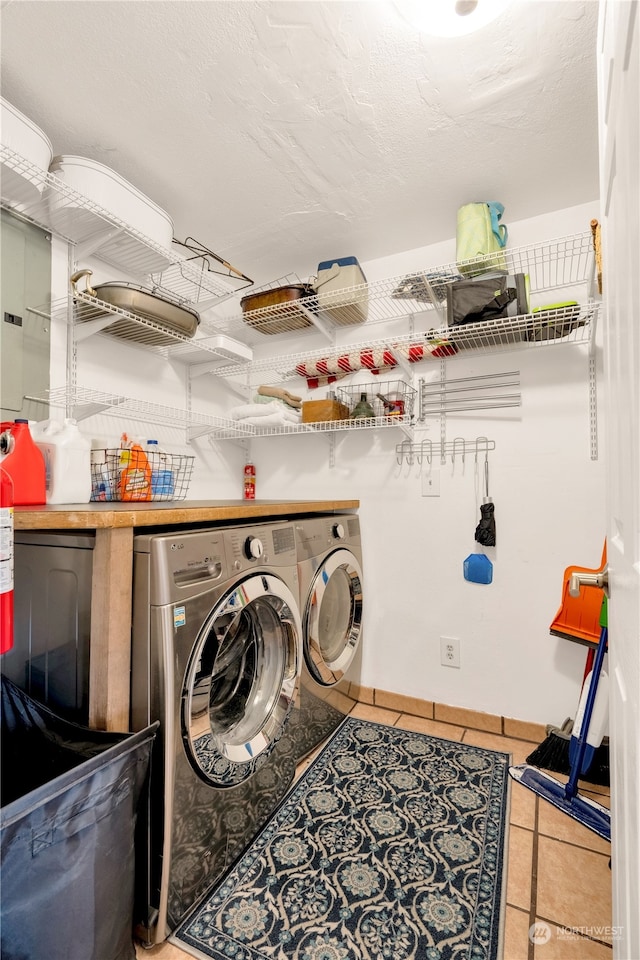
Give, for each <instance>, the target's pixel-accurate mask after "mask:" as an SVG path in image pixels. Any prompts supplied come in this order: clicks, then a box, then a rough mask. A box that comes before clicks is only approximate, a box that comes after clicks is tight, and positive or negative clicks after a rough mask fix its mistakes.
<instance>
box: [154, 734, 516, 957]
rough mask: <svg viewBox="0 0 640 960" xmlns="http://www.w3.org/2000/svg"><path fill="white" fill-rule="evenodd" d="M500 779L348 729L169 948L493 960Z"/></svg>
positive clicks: (492, 772)
mask: <svg viewBox="0 0 640 960" xmlns="http://www.w3.org/2000/svg"><path fill="white" fill-rule="evenodd" d="M508 768H509V755H508V754H506V753H499V752H496V751H492V750H485V749H483V748H481V747H474V746H468V745H466V744H461V743H456V742H452V741H450V740H441V739H439V738H436V737H431V736H427V735H426V734H420V733H412V732H410V731H407V730H402V729H399V728H397V727H388V726H385V725H383V724H378V723H371V722H368V721H363V720H357V719H353V718H351V717H349V718H347V719H346V720H345V722H344V723H343V724H342V726H341V727H340V729H339V730H338V731H337V732H336V733H335V734H334V736H333V737H332V738H331V740H330V741H329V742H328V744H327V745H326V746H325V747H324V749H323V750H322V751H321V753H320V754H319V755H318V757H317V758H316V760H315V761H314V762H313V763H312V764H311V766H310V767H309V768H308V769H307V771H306V772H305V773H304V775H303V776H302V777H301V778H300V780H299V781H298V782H297V784H296V785H295V786H294V787H293V789H292V791H291V792H290V793H289V794H288V795H287V797H286V798H285V800H284V801H283V803H282V805H281V807H280V808H279V809H278V810H277V811H276V813H275V814H274V816H273V817H272V819H271V820H270V821H269V823H268V824H267V825H266V827H265V828H264V829H263V830H262V832H261V833H260V835H259V836H258V837H257V839H256V840H255V841H254V842H253V844H252V845H251V846H250V847H249V849H248V850H247V851H246V852H245V853H244V854H243V855H242V857H241V858H240V859H239V861H238V862H237V863H236V865H235V866H234V867H233V869H232V870H231V871H230V873H229V874H227V876H226V878H225V879H224V880H223V882H222V883H221V884H220V885H219V886H217V887H216V888H214V889H213V890H212V891H210V892H209V893H208V894H207V896H206V897H205V898H204V899H203V900H202V901H201V902H200V904H199V905H198V906H197V907H196V908H195V909H194V910H193V911H192V912H191V914H190V915H189V916H188V917H187V919H186V920H184V921H183V923H182V924H181V925H180V927H179V928H178V929H177V930H176V932H175V933H174V935H173V936H172V937H171V940H172V941H173V942H174V943H176V944H177V945H178V946H179V947H181V948H182V949H183V950H186V951H188V952H189V953H191V954H193V955H194V956H202V957H206V958H213V960H230V958H231V960H267V958H268V960H463V958H464V960H496V958H498V957H499V956H500V953H499V948H500V940H501V931H502V915H503V885H504V876H503V875H504V852H505V842H506V830H507V821H508V817H507V812H508V810H507V807H508V783H509V777H508Z"/></svg>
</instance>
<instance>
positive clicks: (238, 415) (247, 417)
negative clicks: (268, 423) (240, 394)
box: [228, 400, 300, 423]
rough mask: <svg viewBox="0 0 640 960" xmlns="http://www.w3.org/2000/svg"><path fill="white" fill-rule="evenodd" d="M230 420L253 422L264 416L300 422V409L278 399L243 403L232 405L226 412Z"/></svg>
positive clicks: (282, 420) (286, 421)
mask: <svg viewBox="0 0 640 960" xmlns="http://www.w3.org/2000/svg"><path fill="white" fill-rule="evenodd" d="M228 416H229V417H230V418H231V419H232V420H244V421H247V422H253V421H254V420H255V421H260V420H264V419H265V418H267V417H268V418H270V419H271V418H272V417H277V418H278V421H277V422H282V423H300V411H299V410H293V409H292V408H290V407H286V406H285V405H284V404H283V403H281V402H280V401H279V400H274V401H272V402H271V403H243V404H241V405H240V406H238V407H232V409H231V410H229V412H228Z"/></svg>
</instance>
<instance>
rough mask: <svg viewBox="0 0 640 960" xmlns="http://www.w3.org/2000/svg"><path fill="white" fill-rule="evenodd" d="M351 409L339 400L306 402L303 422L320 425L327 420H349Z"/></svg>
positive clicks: (303, 407) (303, 409) (303, 405)
mask: <svg viewBox="0 0 640 960" xmlns="http://www.w3.org/2000/svg"><path fill="white" fill-rule="evenodd" d="M348 419H349V407H348V406H347V405H346V404H344V403H340V401H339V400H305V401H304V403H303V404H302V422H303V423H320V422H321V421H325V420H348Z"/></svg>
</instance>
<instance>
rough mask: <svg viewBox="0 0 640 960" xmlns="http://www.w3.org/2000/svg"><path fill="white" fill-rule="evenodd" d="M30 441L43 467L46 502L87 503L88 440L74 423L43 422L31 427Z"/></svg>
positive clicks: (88, 498) (89, 448) (88, 473)
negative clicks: (44, 468) (40, 456)
mask: <svg viewBox="0 0 640 960" xmlns="http://www.w3.org/2000/svg"><path fill="white" fill-rule="evenodd" d="M32 433H33V439H34V440H35V442H36V445H37V446H38V447H39V449H40V450H41V451H42V455H43V456H44V462H45V467H46V490H47V503H89V500H90V499H91V441H90V439H89V438H88V437H85V436H84V435H83V434H82V433H80V430H79V429H78V425H77V423H76V421H75V420H72V419H70V418H68V417H67V418H65V420H64V421H62V422H61V421H59V420H43V421H41V422H40V423H35V424H33V427H32Z"/></svg>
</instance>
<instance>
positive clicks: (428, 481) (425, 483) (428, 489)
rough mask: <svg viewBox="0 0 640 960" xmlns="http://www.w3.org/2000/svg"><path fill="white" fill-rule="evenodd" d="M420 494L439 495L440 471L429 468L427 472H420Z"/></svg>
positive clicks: (426, 495) (425, 495)
mask: <svg viewBox="0 0 640 960" xmlns="http://www.w3.org/2000/svg"><path fill="white" fill-rule="evenodd" d="M422 496H423V497H439V496H440V471H439V470H430V471H429V473H423V474H422Z"/></svg>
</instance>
